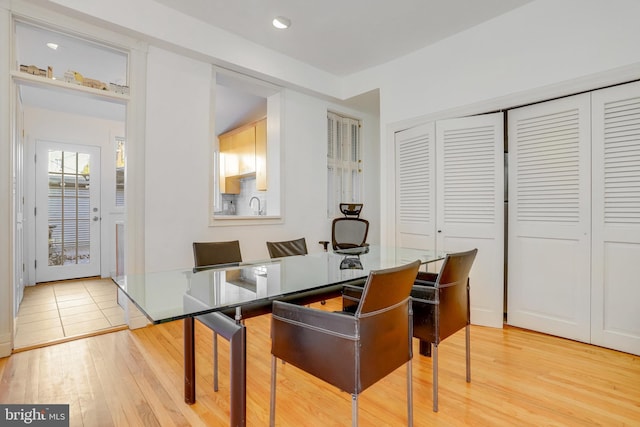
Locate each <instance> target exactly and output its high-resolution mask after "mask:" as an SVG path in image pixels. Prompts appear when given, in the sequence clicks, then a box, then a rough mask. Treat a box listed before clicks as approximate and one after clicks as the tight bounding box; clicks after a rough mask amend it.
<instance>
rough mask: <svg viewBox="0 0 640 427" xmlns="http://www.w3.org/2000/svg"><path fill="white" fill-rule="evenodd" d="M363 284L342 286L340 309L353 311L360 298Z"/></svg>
mask: <svg viewBox="0 0 640 427" xmlns="http://www.w3.org/2000/svg"><path fill="white" fill-rule="evenodd" d="M363 290H364V287H363V286H356V285H344V286H343V287H342V311H344V312H347V313H355V311H356V309H357V308H358V304H359V303H360V299H362V291H363Z"/></svg>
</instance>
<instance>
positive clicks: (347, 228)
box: [331, 203, 369, 250]
mask: <svg viewBox="0 0 640 427" xmlns="http://www.w3.org/2000/svg"><path fill="white" fill-rule="evenodd" d="M340 211H341V212H342V213H343V214H344V217H342V218H336V219H334V220H333V223H332V227H331V244H332V247H333V249H334V250H336V249H350V248H358V247H362V246H365V245H366V241H367V234H368V233H369V221H367V220H366V219H362V218H360V212H361V211H362V203H340Z"/></svg>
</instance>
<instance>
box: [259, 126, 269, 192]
mask: <svg viewBox="0 0 640 427" xmlns="http://www.w3.org/2000/svg"><path fill="white" fill-rule="evenodd" d="M256 189H257V190H258V191H266V190H267V119H263V120H260V121H259V122H257V123H256Z"/></svg>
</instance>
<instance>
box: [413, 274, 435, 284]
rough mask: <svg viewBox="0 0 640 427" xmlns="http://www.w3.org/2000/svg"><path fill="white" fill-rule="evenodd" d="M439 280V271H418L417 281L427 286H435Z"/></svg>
mask: <svg viewBox="0 0 640 427" xmlns="http://www.w3.org/2000/svg"><path fill="white" fill-rule="evenodd" d="M437 280H438V273H430V272H428V271H418V276H417V277H416V283H417V284H420V285H425V286H435V283H436V281H437Z"/></svg>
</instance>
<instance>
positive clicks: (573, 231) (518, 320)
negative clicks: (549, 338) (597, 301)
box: [507, 94, 591, 342]
mask: <svg viewBox="0 0 640 427" xmlns="http://www.w3.org/2000/svg"><path fill="white" fill-rule="evenodd" d="M590 122H591V117H590V95H589V94H582V95H576V96H572V97H568V98H563V99H560V100H556V101H549V102H545V103H542V104H536V105H532V106H529V107H523V108H519V109H515V110H512V111H509V113H508V129H509V220H508V224H509V227H508V229H509V240H508V248H509V249H508V251H509V254H508V260H509V271H508V291H507V293H508V323H509V324H510V325H514V326H519V327H523V328H527V329H533V330H536V331H541V332H546V333H549V334H553V335H558V336H562V337H566V338H570V339H575V340H579V341H584V342H589V338H590V235H591V233H590V226H591V192H590V190H591V174H590V169H591V155H590Z"/></svg>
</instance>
